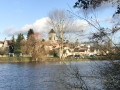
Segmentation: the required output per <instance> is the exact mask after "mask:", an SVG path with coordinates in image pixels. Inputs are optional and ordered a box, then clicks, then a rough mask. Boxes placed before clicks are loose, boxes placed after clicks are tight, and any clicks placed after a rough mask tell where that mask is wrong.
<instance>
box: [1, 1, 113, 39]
mask: <svg viewBox="0 0 120 90" xmlns="http://www.w3.org/2000/svg"><path fill="white" fill-rule="evenodd" d="M74 3H75V0H0V41H3V40H4V38H5V37H6V38H7V39H11V36H12V35H17V34H19V33H23V34H26V33H27V31H28V30H29V29H30V28H33V29H34V31H35V32H44V33H47V32H49V31H50V28H48V24H47V21H48V20H49V18H48V13H49V12H50V11H52V10H54V9H61V10H62V9H63V10H74V11H75V9H73V8H72V7H73V5H74ZM104 8H105V7H104ZM101 12H102V13H104V14H101ZM113 12H114V8H109V9H104V10H102V11H101V10H99V12H97V16H98V17H97V18H98V19H99V20H100V21H101V25H104V26H110V25H109V24H108V23H111V15H112V14H113ZM81 15H82V14H81ZM104 21H106V22H107V23H103V22H104ZM87 29H89V25H88V23H87V22H86V21H84V20H80V19H79V18H75V19H74V21H73V23H72V30H73V31H74V30H75V31H79V30H87Z"/></svg>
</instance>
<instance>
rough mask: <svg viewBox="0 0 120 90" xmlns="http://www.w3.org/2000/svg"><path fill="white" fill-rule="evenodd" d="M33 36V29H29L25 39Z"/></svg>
mask: <svg viewBox="0 0 120 90" xmlns="http://www.w3.org/2000/svg"><path fill="white" fill-rule="evenodd" d="M32 34H34V30H33V29H29V31H28V33H27V39H28V38H29V36H30V35H32Z"/></svg>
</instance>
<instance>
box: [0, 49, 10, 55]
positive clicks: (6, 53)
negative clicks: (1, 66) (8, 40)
mask: <svg viewBox="0 0 120 90" xmlns="http://www.w3.org/2000/svg"><path fill="white" fill-rule="evenodd" d="M8 54H9V50H8V49H3V48H0V55H8Z"/></svg>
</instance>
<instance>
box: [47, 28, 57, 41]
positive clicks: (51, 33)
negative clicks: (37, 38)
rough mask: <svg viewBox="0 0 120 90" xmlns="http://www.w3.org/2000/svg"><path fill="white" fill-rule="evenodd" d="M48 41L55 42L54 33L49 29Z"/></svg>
mask: <svg viewBox="0 0 120 90" xmlns="http://www.w3.org/2000/svg"><path fill="white" fill-rule="evenodd" d="M48 40H49V41H52V42H55V41H56V33H55V31H54V30H53V29H51V30H50V32H49V35H48Z"/></svg>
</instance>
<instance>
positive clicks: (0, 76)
mask: <svg viewBox="0 0 120 90" xmlns="http://www.w3.org/2000/svg"><path fill="white" fill-rule="evenodd" d="M105 62H106V61H103V62H102V61H97V62H94V61H91V62H89V61H79V62H54V63H50V62H46V63H42V64H41V63H16V64H12V63H8V64H0V90H66V88H65V87H64V85H62V84H61V82H60V83H58V82H59V80H60V79H61V78H62V79H63V80H65V79H67V78H66V77H65V76H64V75H66V74H65V73H68V74H69V75H70V73H69V70H68V68H67V67H68V66H70V67H76V66H77V68H78V70H79V71H80V72H81V74H82V75H93V72H92V71H93V70H94V68H95V67H96V65H97V64H99V65H103V63H105ZM96 70H97V68H96ZM69 80H70V79H69ZM56 81H57V82H56ZM85 81H86V83H87V84H88V85H89V86H90V88H91V89H92V90H93V89H96V90H97V89H102V85H101V82H100V80H98V79H93V78H92V79H91V78H89V79H85ZM96 82H97V83H96ZM95 83H96V84H95Z"/></svg>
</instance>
